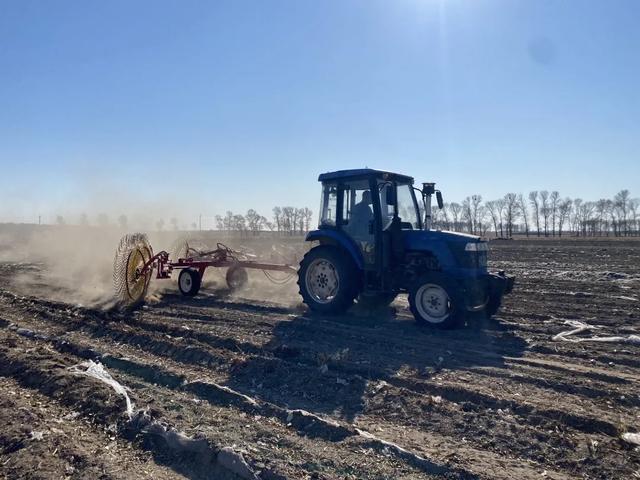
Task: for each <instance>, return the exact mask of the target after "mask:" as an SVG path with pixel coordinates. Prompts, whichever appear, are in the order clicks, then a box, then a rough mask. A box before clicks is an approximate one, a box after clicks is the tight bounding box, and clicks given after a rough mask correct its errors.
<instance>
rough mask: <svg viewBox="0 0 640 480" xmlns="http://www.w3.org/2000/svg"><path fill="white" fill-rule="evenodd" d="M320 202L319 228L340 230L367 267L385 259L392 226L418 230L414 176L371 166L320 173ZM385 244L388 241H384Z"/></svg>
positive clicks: (418, 209)
mask: <svg viewBox="0 0 640 480" xmlns="http://www.w3.org/2000/svg"><path fill="white" fill-rule="evenodd" d="M319 180H320V181H321V182H322V203H321V208H320V225H319V230H324V231H328V230H334V231H336V232H341V233H343V234H344V235H345V236H346V237H347V238H348V239H349V240H351V242H352V246H353V248H354V249H356V250H357V252H358V253H359V254H360V255H361V257H362V258H361V261H362V266H363V268H364V269H366V270H367V271H372V270H376V269H378V268H379V267H381V266H382V265H378V264H379V263H380V262H381V261H382V260H384V259H387V256H388V255H385V254H384V247H385V246H387V247H390V243H391V242H390V241H389V240H390V239H387V238H385V235H386V236H388V235H390V232H391V231H392V230H421V229H422V221H421V214H420V208H419V204H418V202H417V200H416V196H415V193H414V188H413V179H412V178H411V177H407V176H404V175H398V174H393V173H389V172H382V171H378V170H371V169H361V170H342V171H339V172H332V173H325V174H322V175H320V178H319ZM385 244H388V245H385Z"/></svg>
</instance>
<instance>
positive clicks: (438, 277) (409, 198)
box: [298, 168, 515, 329]
mask: <svg viewBox="0 0 640 480" xmlns="http://www.w3.org/2000/svg"><path fill="white" fill-rule="evenodd" d="M318 180H319V181H320V182H321V183H322V199H321V208H320V220H319V226H318V229H317V230H313V231H311V232H309V233H308V235H307V237H306V241H309V242H314V243H315V245H314V246H313V247H312V248H311V249H310V250H309V251H308V252H307V254H306V255H305V256H304V258H303V259H302V261H301V262H300V268H299V269H298V286H299V288H300V295H301V296H302V299H303V301H304V303H305V304H306V305H307V306H308V307H309V308H310V309H311V310H312V311H315V312H319V313H324V314H339V313H342V312H345V311H346V310H347V309H348V308H349V307H351V306H352V305H353V303H354V301H355V302H357V303H359V304H362V305H364V306H366V307H368V308H375V307H380V306H385V305H389V304H390V303H391V302H392V301H393V300H394V299H395V298H396V296H397V295H398V294H400V293H408V295H409V307H410V310H411V313H412V314H413V316H414V318H415V319H416V321H417V322H418V323H419V324H422V325H428V326H431V327H435V328H441V329H451V328H456V327H459V326H462V325H463V324H464V323H465V322H466V321H467V320H468V319H472V318H474V317H477V316H478V315H480V316H482V317H485V318H486V317H492V316H493V315H494V314H495V313H496V312H497V311H498V309H499V307H500V303H501V300H502V297H503V295H505V294H508V293H510V292H511V290H512V288H513V284H514V280H515V279H514V277H512V276H508V275H506V274H505V273H504V272H503V271H500V272H489V271H488V270H487V250H488V244H487V242H486V241H483V240H481V239H480V237H477V236H474V235H466V234H461V233H454V232H448V231H440V230H434V229H432V218H431V200H432V196H433V195H434V194H435V196H436V200H437V205H438V208H443V200H442V193H441V192H440V191H439V190H436V189H435V184H434V183H423V184H422V188H421V189H419V188H416V187H414V181H413V178H412V177H409V176H406V175H401V174H398V173H391V172H386V171H381V170H374V169H369V168H364V169H355V170H340V171H335V172H329V173H323V174H321V175H320V176H319V178H318ZM416 193H418V194H419V195H416ZM474 312H475V314H477V315H475V314H474Z"/></svg>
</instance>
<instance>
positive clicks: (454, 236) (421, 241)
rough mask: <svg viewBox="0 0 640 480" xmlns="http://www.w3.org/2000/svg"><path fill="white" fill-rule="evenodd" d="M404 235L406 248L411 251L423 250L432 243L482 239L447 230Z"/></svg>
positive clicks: (466, 241)
mask: <svg viewBox="0 0 640 480" xmlns="http://www.w3.org/2000/svg"><path fill="white" fill-rule="evenodd" d="M403 234H404V239H405V242H404V243H405V248H407V249H409V250H422V249H424V246H425V245H427V244H428V243H430V242H443V243H457V242H460V243H468V242H478V241H480V237H478V236H477V235H469V234H467V233H459V232H448V231H446V230H411V231H404V232H403Z"/></svg>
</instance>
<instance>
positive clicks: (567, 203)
mask: <svg viewBox="0 0 640 480" xmlns="http://www.w3.org/2000/svg"><path fill="white" fill-rule="evenodd" d="M572 205H573V202H572V201H571V199H570V198H565V199H564V200H562V201H561V202H560V203H559V204H558V235H559V236H560V237H561V236H562V228H563V226H564V223H565V221H566V220H567V219H568V218H569V215H570V214H571V206H572Z"/></svg>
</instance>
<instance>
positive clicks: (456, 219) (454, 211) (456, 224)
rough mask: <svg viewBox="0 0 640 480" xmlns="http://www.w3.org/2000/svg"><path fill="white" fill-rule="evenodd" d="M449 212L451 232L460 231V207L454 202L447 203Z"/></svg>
mask: <svg viewBox="0 0 640 480" xmlns="http://www.w3.org/2000/svg"><path fill="white" fill-rule="evenodd" d="M449 212H450V213H451V220H452V221H453V228H452V230H459V229H460V218H461V217H460V214H461V213H462V205H460V204H459V203H456V202H451V203H449Z"/></svg>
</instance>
